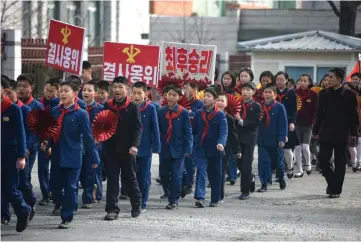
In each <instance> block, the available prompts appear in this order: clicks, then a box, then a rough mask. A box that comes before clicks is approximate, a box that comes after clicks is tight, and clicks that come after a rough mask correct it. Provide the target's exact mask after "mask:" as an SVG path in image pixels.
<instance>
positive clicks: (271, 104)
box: [257, 84, 288, 192]
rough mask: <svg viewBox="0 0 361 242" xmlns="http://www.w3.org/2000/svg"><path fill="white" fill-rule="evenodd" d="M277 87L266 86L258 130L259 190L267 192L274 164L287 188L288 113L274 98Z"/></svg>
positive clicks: (278, 175)
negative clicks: (285, 173) (283, 149)
mask: <svg viewBox="0 0 361 242" xmlns="http://www.w3.org/2000/svg"><path fill="white" fill-rule="evenodd" d="M275 94H276V87H275V86H274V85H273V84H267V85H266V86H265V87H264V91H263V98H264V104H263V105H262V120H261V122H260V125H259V131H258V141H257V144H258V175H259V178H260V181H261V184H262V187H261V188H260V189H258V190H257V191H258V192H266V191H267V184H268V182H269V179H270V177H269V176H271V175H272V172H271V169H272V164H274V165H275V168H276V172H277V177H278V179H279V183H280V188H281V190H283V189H285V188H286V182H285V180H284V163H283V156H282V148H283V147H284V146H285V143H286V138H287V131H288V127H287V126H288V125H287V115H286V110H285V107H284V106H283V105H282V104H280V103H278V102H277V101H275V100H274V97H275Z"/></svg>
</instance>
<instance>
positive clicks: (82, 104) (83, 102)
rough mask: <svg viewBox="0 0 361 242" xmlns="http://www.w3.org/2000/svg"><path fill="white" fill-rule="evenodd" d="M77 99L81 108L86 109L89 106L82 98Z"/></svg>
mask: <svg viewBox="0 0 361 242" xmlns="http://www.w3.org/2000/svg"><path fill="white" fill-rule="evenodd" d="M75 100H76V103H77V104H78V105H79V107H80V108H81V109H86V107H87V106H88V104H86V102H85V101H83V100H82V99H80V98H76V99H75Z"/></svg>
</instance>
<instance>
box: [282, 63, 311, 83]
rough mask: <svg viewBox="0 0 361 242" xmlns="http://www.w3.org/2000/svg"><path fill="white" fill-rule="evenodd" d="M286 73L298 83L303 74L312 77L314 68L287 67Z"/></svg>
mask: <svg viewBox="0 0 361 242" xmlns="http://www.w3.org/2000/svg"><path fill="white" fill-rule="evenodd" d="M285 71H286V72H287V74H288V76H289V77H290V78H293V79H295V81H297V80H298V78H299V77H300V76H301V75H302V74H309V75H310V76H312V77H313V75H314V67H313V66H286V67H285Z"/></svg>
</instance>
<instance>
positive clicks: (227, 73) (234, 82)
mask: <svg viewBox="0 0 361 242" xmlns="http://www.w3.org/2000/svg"><path fill="white" fill-rule="evenodd" d="M225 75H229V76H230V77H231V79H232V83H231V86H230V87H229V88H234V87H235V86H236V77H235V76H234V75H233V73H232V72H230V71H226V72H224V73H223V74H222V77H221V84H222V87H224V85H223V77H224V76H225Z"/></svg>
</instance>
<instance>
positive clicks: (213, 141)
mask: <svg viewBox="0 0 361 242" xmlns="http://www.w3.org/2000/svg"><path fill="white" fill-rule="evenodd" d="M203 111H205V112H207V111H206V108H203V109H201V110H197V111H196V113H195V116H194V120H193V135H194V143H195V149H194V150H195V152H196V153H195V156H196V157H215V156H221V155H224V151H223V152H220V151H218V150H217V145H218V144H221V145H223V147H226V143H227V136H228V126H227V119H226V116H225V114H224V112H222V111H221V110H219V111H218V112H217V113H216V114H215V116H214V117H213V118H212V119H211V120H209V121H208V132H207V135H206V136H205V137H204V138H203V141H202V136H203V131H204V128H205V121H204V120H203V118H202V112H203ZM213 113H214V108H213V109H212V110H210V111H209V112H207V115H206V116H207V119H208V116H209V115H211V114H213Z"/></svg>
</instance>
